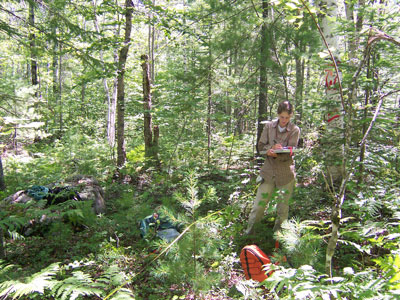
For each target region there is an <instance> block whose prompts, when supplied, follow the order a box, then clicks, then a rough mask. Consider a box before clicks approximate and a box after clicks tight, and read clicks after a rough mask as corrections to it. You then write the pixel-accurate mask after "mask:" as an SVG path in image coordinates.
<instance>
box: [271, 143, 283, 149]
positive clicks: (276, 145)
mask: <svg viewBox="0 0 400 300" xmlns="http://www.w3.org/2000/svg"><path fill="white" fill-rule="evenodd" d="M282 148H283V147H282V145H281V144H275V145H273V146H272V149H273V150H276V149H282Z"/></svg>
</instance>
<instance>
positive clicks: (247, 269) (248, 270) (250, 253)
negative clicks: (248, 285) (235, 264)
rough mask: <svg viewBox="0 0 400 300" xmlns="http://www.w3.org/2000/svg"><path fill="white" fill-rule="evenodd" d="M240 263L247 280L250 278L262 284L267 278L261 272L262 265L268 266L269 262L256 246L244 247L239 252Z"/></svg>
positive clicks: (262, 271) (263, 272)
mask: <svg viewBox="0 0 400 300" xmlns="http://www.w3.org/2000/svg"><path fill="white" fill-rule="evenodd" d="M240 262H241V264H242V268H243V270H244V275H245V276H246V279H247V280H249V279H250V278H251V279H253V280H256V281H259V282H263V281H264V280H265V279H267V278H268V275H267V274H265V271H264V270H263V265H266V264H270V263H271V260H270V259H269V257H268V256H267V255H266V254H265V253H264V252H263V251H262V250H261V249H260V248H259V247H258V246H256V245H248V246H244V247H243V249H242V251H241V252H240ZM270 274H271V272H270V273H269V275H270Z"/></svg>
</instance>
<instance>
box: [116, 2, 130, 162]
mask: <svg viewBox="0 0 400 300" xmlns="http://www.w3.org/2000/svg"><path fill="white" fill-rule="evenodd" d="M132 13H133V3H132V1H131V0H125V37H124V46H123V47H122V48H121V50H120V51H119V55H118V75H117V78H118V87H117V166H118V167H122V166H123V165H124V164H125V160H126V152H125V132H124V131H125V82H124V75H125V64H126V60H127V57H128V51H129V43H130V41H131V30H132Z"/></svg>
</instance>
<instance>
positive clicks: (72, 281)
mask: <svg viewBox="0 0 400 300" xmlns="http://www.w3.org/2000/svg"><path fill="white" fill-rule="evenodd" d="M104 287H105V286H104V285H103V284H99V283H95V282H94V281H93V279H92V278H91V276H90V275H89V274H85V273H83V272H82V271H75V272H73V273H72V276H71V277H68V278H66V279H64V280H63V281H60V282H58V283H57V284H56V285H55V286H54V287H53V291H54V292H53V295H54V296H55V297H56V298H59V299H61V300H67V299H68V300H69V299H71V300H75V299H77V298H78V297H79V296H97V297H102V296H103V288H104Z"/></svg>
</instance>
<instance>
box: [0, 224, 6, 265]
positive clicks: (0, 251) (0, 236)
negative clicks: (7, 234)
mask: <svg viewBox="0 0 400 300" xmlns="http://www.w3.org/2000/svg"><path fill="white" fill-rule="evenodd" d="M5 257H6V253H5V249H4V232H3V229H2V228H0V259H4V258H5Z"/></svg>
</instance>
